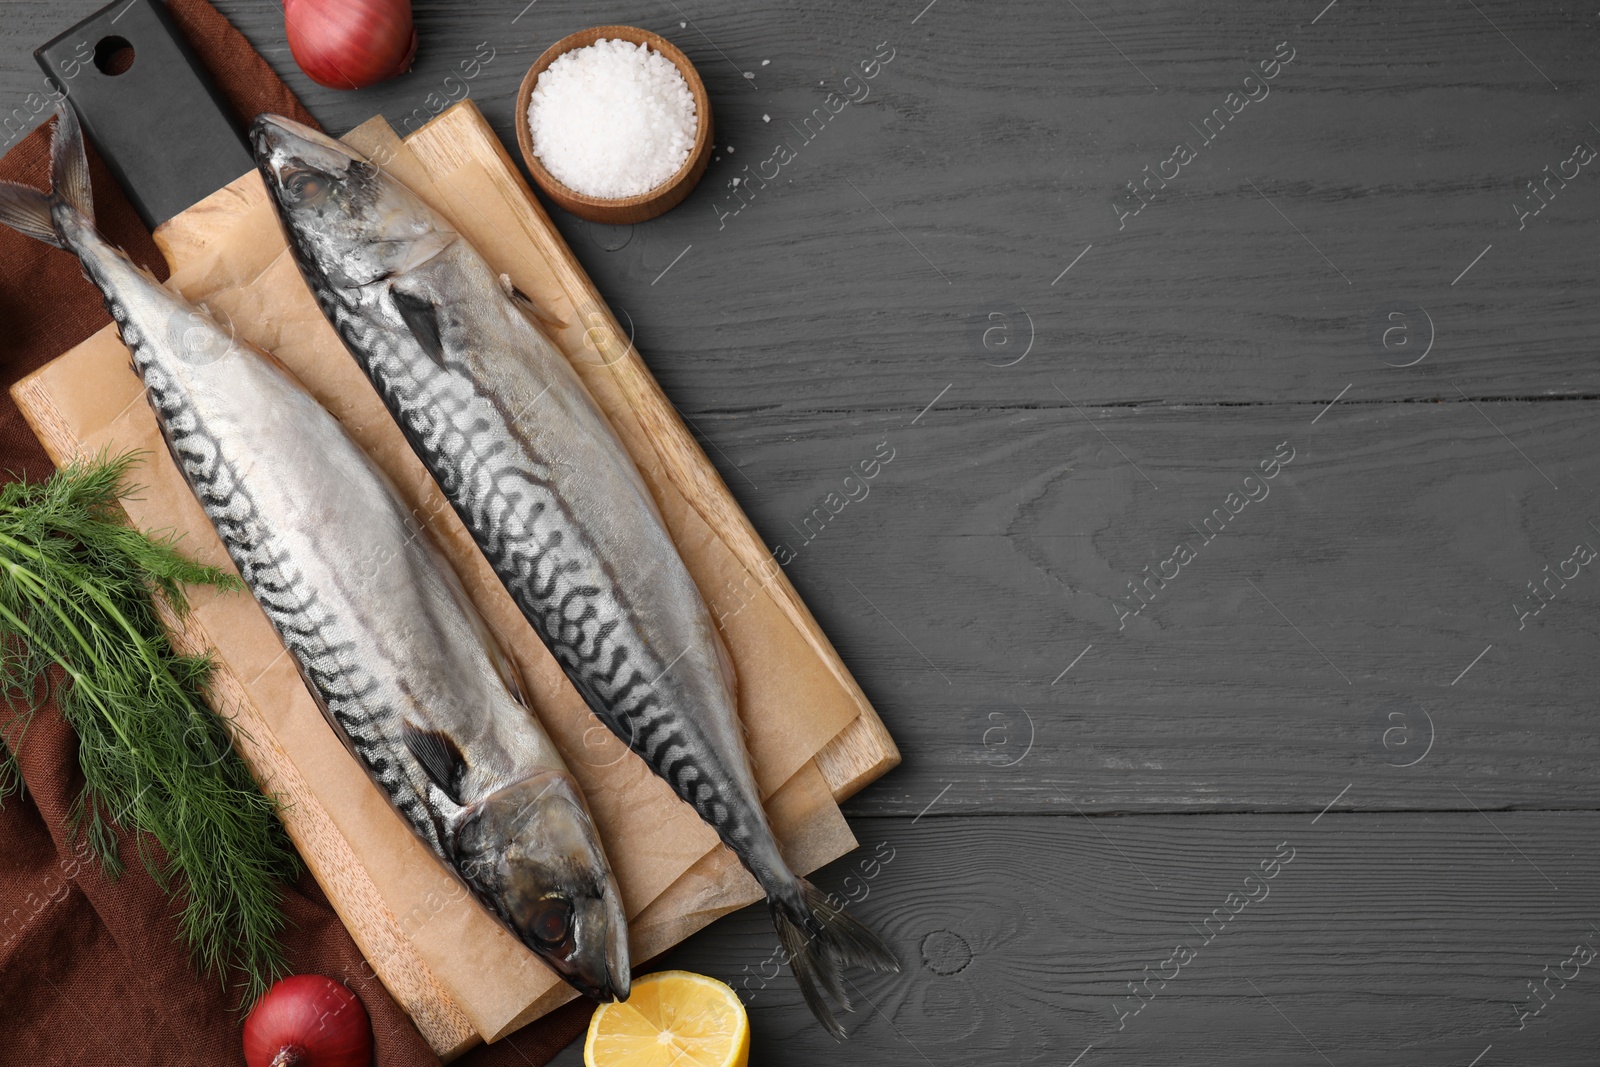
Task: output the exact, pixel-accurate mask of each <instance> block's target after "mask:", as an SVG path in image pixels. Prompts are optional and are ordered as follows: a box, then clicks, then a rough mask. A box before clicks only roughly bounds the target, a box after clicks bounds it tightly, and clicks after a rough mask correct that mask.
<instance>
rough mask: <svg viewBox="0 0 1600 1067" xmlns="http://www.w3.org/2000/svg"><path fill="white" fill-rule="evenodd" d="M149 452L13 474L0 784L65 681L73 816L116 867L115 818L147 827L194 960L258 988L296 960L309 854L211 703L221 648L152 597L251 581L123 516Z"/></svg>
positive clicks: (174, 599)
mask: <svg viewBox="0 0 1600 1067" xmlns="http://www.w3.org/2000/svg"><path fill="white" fill-rule="evenodd" d="M137 460H138V456H137V455H136V454H133V453H129V454H126V455H122V456H117V457H110V456H106V455H101V456H99V457H97V458H95V459H94V460H90V461H84V462H79V463H74V464H72V465H70V466H67V467H64V468H62V469H61V470H59V471H57V472H56V473H55V474H54V475H52V476H51V477H50V478H49V479H48V480H46V481H44V482H12V483H11V484H9V485H6V486H5V487H4V488H3V489H0V692H3V694H4V696H5V698H6V700H7V701H8V702H9V703H10V704H11V705H12V707H14V708H17V709H18V710H20V711H21V712H22V713H23V714H22V715H21V716H19V718H18V723H19V724H20V726H19V727H18V728H17V729H16V730H14V731H13V734H12V736H11V737H9V738H4V739H0V745H3V746H4V747H0V799H3V798H4V797H5V796H7V795H9V794H13V793H16V792H18V791H20V788H21V775H20V773H19V772H18V769H17V765H16V761H15V756H14V753H13V752H11V751H10V750H9V749H10V747H12V746H15V745H16V744H17V743H18V741H19V736H20V733H21V730H22V729H23V728H25V726H26V722H27V718H28V717H29V716H30V715H31V714H32V712H33V710H35V709H37V707H38V706H39V705H40V703H41V702H42V701H44V700H45V699H46V697H47V696H50V695H53V696H54V698H55V702H56V706H57V707H58V708H59V709H60V711H61V714H62V716H63V717H64V718H65V719H66V720H67V722H68V723H69V724H70V725H71V726H72V728H73V729H74V730H75V731H76V732H77V735H78V762H79V764H80V765H81V766H82V768H83V776H84V788H83V791H82V793H81V794H80V795H79V796H78V798H77V800H76V803H75V805H74V808H73V816H72V817H73V823H74V828H75V831H76V832H77V833H78V834H79V835H81V840H83V841H84V842H86V843H87V845H88V847H89V849H90V851H92V852H93V853H94V855H96V856H97V857H98V858H99V860H100V861H101V863H102V864H103V865H104V869H105V871H106V873H107V874H108V876H110V877H116V876H117V875H118V874H119V873H120V872H121V862H120V860H119V858H118V855H117V850H116V837H115V835H114V834H113V832H112V826H113V824H114V825H116V826H121V827H123V828H125V829H127V830H131V831H135V832H136V835H137V839H138V851H139V854H140V857H141V859H142V860H143V862H144V865H145V867H146V868H147V869H148V870H149V871H150V873H151V875H152V876H153V877H154V878H155V879H156V881H157V882H158V884H160V885H161V886H162V887H163V888H164V889H165V890H166V891H167V892H168V893H169V894H170V895H171V897H172V898H173V900H174V902H175V903H181V907H182V912H181V914H180V916H179V927H180V930H181V932H182V936H183V938H184V940H185V941H186V942H187V943H188V945H189V947H190V949H191V950H192V952H193V954H194V958H195V961H196V964H197V965H198V966H199V967H200V968H201V970H202V971H205V972H208V973H209V972H216V973H217V974H218V975H219V976H220V977H221V979H222V981H223V982H224V983H225V984H226V983H227V982H228V981H229V980H230V978H231V976H232V973H233V972H234V971H235V970H237V971H239V972H240V974H241V977H242V987H243V989H242V991H243V993H244V1001H245V1003H246V1004H248V1003H250V1002H253V1001H254V1000H255V998H256V997H257V996H259V995H260V994H261V993H262V992H264V991H265V989H266V988H267V986H268V985H270V984H271V983H272V981H273V980H275V979H276V978H278V977H281V976H282V975H283V974H284V973H285V972H286V969H287V968H286V963H285V960H284V956H283V950H282V946H281V944H280V942H279V934H280V933H281V931H282V929H283V925H284V917H283V912H282V910H281V907H280V904H281V901H282V883H283V882H284V881H285V880H288V879H290V878H292V877H294V876H295V874H296V873H297V872H298V869H299V864H298V859H297V857H296V856H295V854H294V851H293V849H292V847H291V846H290V844H289V842H288V839H287V836H286V835H285V834H284V831H283V827H282V826H281V824H279V822H278V819H277V816H276V807H277V805H276V802H275V801H274V799H273V798H270V797H267V796H265V795H263V794H262V792H261V790H260V789H259V788H258V787H257V785H256V783H255V780H254V779H253V778H252V777H251V775H250V772H249V769H248V768H247V767H246V766H245V763H244V761H243V759H241V758H240V756H239V754H238V753H237V752H235V751H234V750H233V746H232V739H231V737H230V735H229V732H228V729H227V727H226V726H225V725H224V723H223V721H222V719H221V718H219V717H218V716H217V715H216V714H214V713H213V712H212V711H211V710H210V709H209V708H208V707H207V706H206V704H205V701H204V695H205V692H206V682H207V678H208V677H209V674H210V671H211V666H212V665H211V660H210V658H209V657H206V656H187V655H182V654H180V653H178V652H177V651H176V650H175V649H174V648H173V647H172V645H171V642H170V641H169V640H168V637H167V633H166V629H165V628H164V627H163V626H162V624H161V620H160V616H159V615H158V614H157V609H156V602H155V599H154V598H156V597H161V598H164V599H165V601H166V603H167V604H168V605H169V606H170V607H171V608H172V610H173V611H174V612H176V613H177V614H178V615H179V616H180V617H181V616H182V615H183V614H185V613H186V612H187V611H188V608H189V604H188V598H187V597H186V595H185V592H184V590H185V587H186V586H191V585H196V586H198V585H206V586H212V587H215V588H218V589H226V590H235V589H240V588H243V586H242V584H241V583H240V581H239V579H238V577H237V576H236V575H233V574H231V573H229V572H227V571H224V570H221V569H219V568H216V567H208V566H205V565H202V564H199V563H196V562H194V561H193V560H190V559H188V558H187V557H185V556H184V555H183V554H182V553H180V552H179V551H178V549H177V546H176V544H175V542H174V540H173V539H172V538H170V537H157V536H151V535H150V534H147V533H144V532H142V531H139V530H136V529H134V528H132V527H131V526H129V525H128V524H127V522H126V519H125V517H124V515H123V512H122V510H121V508H120V507H119V506H118V504H117V493H118V491H119V487H120V486H121V485H122V482H123V480H124V478H125V477H126V476H127V474H128V472H129V470H130V468H131V467H132V466H133V465H134V463H136V462H137ZM146 835H147V836H146ZM151 840H154V841H155V842H156V843H157V844H159V845H160V846H161V851H162V852H163V853H164V854H165V862H164V863H163V862H160V861H159V860H158V859H157V858H156V855H155V853H154V851H153V850H152V849H151V848H150V841H151Z"/></svg>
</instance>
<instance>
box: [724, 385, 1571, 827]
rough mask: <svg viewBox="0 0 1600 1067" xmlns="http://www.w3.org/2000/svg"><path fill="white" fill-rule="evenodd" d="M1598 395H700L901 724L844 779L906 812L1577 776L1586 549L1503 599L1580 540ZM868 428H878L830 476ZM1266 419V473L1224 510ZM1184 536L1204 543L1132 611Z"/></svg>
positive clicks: (829, 620)
mask: <svg viewBox="0 0 1600 1067" xmlns="http://www.w3.org/2000/svg"><path fill="white" fill-rule="evenodd" d="M930 399H931V398H930ZM1595 417H1596V405H1595V404H1594V403H1592V402H1583V403H1576V402H1573V403H1545V402H1534V403H1507V402H1502V403H1488V402H1485V403H1478V404H1476V405H1474V404H1472V403H1468V402H1465V401H1463V400H1461V399H1460V398H1459V397H1457V398H1456V399H1455V400H1454V401H1453V402H1441V403H1435V404H1366V405H1351V404H1346V403H1343V402H1341V403H1340V404H1339V405H1337V406H1335V407H1333V408H1332V409H1330V410H1329V411H1327V413H1326V414H1322V415H1320V417H1319V413H1318V411H1317V409H1314V408H1309V409H1308V408H1306V407H1303V406H1300V405H1274V406H1248V407H1235V408H1225V409H1204V410H1196V411H1173V410H1157V409H1149V408H1140V409H1127V408H1114V409H1099V408H1086V409H1084V410H1082V411H1078V410H1074V409H1073V408H1071V407H1069V406H1066V405H1065V404H1060V403H1058V404H1056V405H1054V406H1049V407H1040V408H1037V409H1033V410H1027V411H1016V412H972V411H961V410H945V409H944V408H942V407H939V408H936V409H934V410H933V411H931V412H929V413H928V414H927V415H925V416H923V417H922V418H921V419H920V421H917V422H916V424H915V425H912V424H910V418H909V416H905V415H897V416H894V417H890V416H886V415H884V414H883V413H878V414H874V415H871V416H852V415H845V414H841V415H833V416H821V415H807V416H804V417H803V418H802V417H792V418H782V419H780V418H777V417H776V416H768V418H767V419H766V420H765V421H764V422H763V423H755V422H752V421H749V420H746V419H744V418H743V417H741V416H738V415H729V416H726V417H720V418H708V419H706V420H705V421H703V422H701V423H700V425H701V427H702V429H704V430H705V432H707V433H712V434H718V435H722V436H724V437H725V440H726V444H725V445H724V451H725V452H727V453H728V454H729V455H731V456H732V457H734V458H735V460H736V461H737V462H738V463H739V464H740V469H741V470H744V471H746V472H747V473H748V474H749V476H750V477H751V478H753V479H755V480H756V482H757V483H758V484H759V485H760V486H761V489H760V492H759V494H756V493H751V492H746V494H745V496H746V497H747V499H749V498H752V497H754V498H755V499H751V500H749V508H748V510H749V513H750V515H751V517H752V519H753V520H754V522H755V523H756V525H757V527H758V528H759V529H761V530H762V531H764V532H765V533H766V534H767V536H768V538H769V542H770V543H774V544H778V543H780V542H781V543H783V544H784V545H786V546H787V547H788V548H789V549H790V550H792V551H793V553H794V559H793V562H791V563H790V564H789V566H788V568H787V570H788V571H789V574H790V577H791V578H792V579H793V580H794V582H795V585H796V587H797V588H798V589H799V590H800V592H801V595H802V596H803V597H804V599H805V600H806V601H807V602H808V603H810V604H811V605H812V606H813V608H814V610H815V611H816V612H817V615H818V618H819V619H820V620H821V621H822V624H823V627H824V628H825V629H826V630H827V631H828V632H829V633H831V634H834V635H835V636H836V637H837V639H838V640H839V641H840V644H841V647H843V648H846V649H848V650H850V651H849V652H848V654H847V659H848V662H849V665H850V667H851V669H852V671H853V672H854V673H855V674H856V676H857V677H858V678H859V679H860V680H861V683H862V685H863V686H864V687H865V689H866V691H867V692H868V693H869V694H870V695H871V697H872V699H873V702H874V703H875V705H876V706H877V707H878V708H880V709H881V711H882V714H883V716H884V719H885V721H886V722H887V723H889V725H890V727H891V729H892V731H893V733H894V734H895V736H896V737H897V738H900V739H902V743H903V744H904V746H905V751H906V757H907V766H906V767H905V768H904V769H903V770H902V771H901V772H900V773H898V774H896V775H894V776H892V777H891V778H889V779H888V780H886V781H885V782H883V783H882V784H881V785H880V786H878V787H876V788H874V789H872V790H870V791H869V792H868V793H867V794H865V795H863V796H862V797H860V798H858V799H857V800H856V801H855V802H854V803H853V804H852V805H851V807H850V809H849V810H850V811H851V812H852V813H855V814H866V813H880V814H891V813H893V814H912V815H914V814H916V813H917V812H918V811H920V810H921V809H922V807H923V805H925V804H927V803H928V801H929V799H931V798H932V797H933V796H934V795H935V794H938V793H939V792H940V791H941V790H942V789H944V788H945V787H946V786H950V787H951V788H950V791H949V793H948V794H947V795H946V796H945V798H944V799H943V800H942V801H941V807H942V808H946V807H947V808H951V809H953V810H956V811H984V812H1002V811H1056V810H1062V809H1063V808H1065V806H1066V804H1067V803H1068V801H1069V800H1070V801H1071V802H1072V803H1076V804H1078V805H1080V806H1082V807H1083V808H1084V809H1085V810H1097V809H1098V810H1116V811H1129V810H1134V811H1151V810H1207V809H1209V810H1261V809H1267V810H1272V809H1280V808H1283V807H1285V806H1289V807H1293V806H1295V805H1296V804H1297V803H1298V802H1297V801H1296V800H1295V798H1296V797H1298V796H1299V795H1300V793H1301V791H1302V789H1303V785H1304V781H1305V778H1306V776H1307V775H1320V774H1322V773H1328V774H1334V775H1337V776H1339V781H1338V783H1337V785H1343V784H1345V782H1352V781H1353V782H1355V783H1357V785H1356V789H1355V791H1354V795H1355V796H1356V797H1358V798H1359V799H1358V803H1359V805H1360V806H1362V807H1365V808H1429V807H1433V806H1435V805H1436V804H1437V794H1438V788H1437V787H1438V785H1439V784H1440V783H1441V782H1448V781H1452V780H1456V781H1459V780H1461V779H1462V778H1464V777H1481V776H1487V777H1484V779H1483V781H1482V783H1481V786H1480V789H1481V793H1480V794H1479V795H1478V796H1477V797H1476V799H1477V800H1478V802H1480V803H1482V804H1483V805H1485V806H1486V807H1491V806H1492V807H1500V806H1518V807H1541V808H1542V807H1567V806H1577V807H1585V808H1592V807H1595V806H1596V804H1597V803H1600V783H1597V780H1596V777H1595V773H1594V768H1593V761H1592V753H1593V751H1594V749H1595V747H1596V745H1597V744H1600V733H1597V726H1596V723H1595V719H1594V716H1593V715H1592V713H1591V709H1590V707H1589V705H1590V700H1589V693H1590V692H1591V690H1592V685H1591V684H1590V683H1589V681H1588V679H1589V677H1590V672H1591V671H1592V669H1593V655H1592V650H1593V648H1594V642H1595V639H1596V636H1597V631H1600V614H1597V610H1596V609H1597V607H1600V579H1597V578H1596V577H1595V576H1590V575H1589V570H1592V569H1593V568H1592V567H1591V568H1578V567H1577V566H1576V565H1573V566H1571V567H1570V568H1569V570H1580V571H1581V573H1580V575H1579V577H1577V578H1575V579H1574V580H1572V581H1571V582H1570V583H1568V585H1567V587H1566V588H1561V582H1560V581H1559V580H1555V581H1552V583H1551V584H1550V586H1549V589H1551V590H1552V591H1554V595H1555V596H1556V599H1555V600H1554V602H1552V603H1550V604H1549V606H1548V607H1547V608H1546V609H1545V610H1544V611H1543V612H1542V613H1541V614H1540V615H1538V616H1534V617H1530V618H1528V619H1527V620H1526V623H1525V626H1523V627H1522V628H1520V629H1519V621H1520V620H1519V617H1518V616H1517V614H1515V612H1514V611H1513V605H1514V604H1518V605H1522V606H1523V610H1528V609H1530V608H1531V607H1533V606H1534V605H1536V604H1537V603H1539V601H1537V600H1535V599H1534V597H1533V596H1532V594H1530V593H1529V592H1528V588H1527V583H1528V582H1530V581H1536V580H1537V581H1542V580H1543V579H1544V578H1545V576H1546V574H1548V573H1550V572H1546V571H1545V570H1544V569H1543V568H1544V567H1545V566H1546V565H1549V566H1550V567H1551V568H1552V570H1555V569H1558V568H1560V567H1561V566H1562V565H1563V563H1564V561H1566V560H1568V559H1569V558H1570V555H1571V550H1572V548H1573V546H1574V545H1575V544H1577V543H1579V542H1585V543H1588V544H1591V545H1593V546H1595V547H1600V532H1597V531H1596V529H1595V528H1594V527H1593V526H1591V525H1589V524H1590V522H1593V523H1595V524H1596V525H1600V513H1597V512H1596V511H1595V510H1594V508H1593V506H1592V499H1591V496H1590V493H1589V491H1588V489H1586V488H1585V487H1586V486H1590V485H1593V484H1595V481H1596V479H1597V477H1600V458H1597V456H1596V454H1595V451H1594V448H1593V444H1592V442H1593V426H1594V419H1595ZM1491 423H1492V424H1491ZM1500 431H1504V436H1502V433H1501V432H1500ZM802 434H805V435H808V439H809V441H810V443H811V447H812V449H813V450H814V451H815V452H820V453H824V455H823V457H822V459H821V460H820V461H819V462H816V463H815V464H813V461H812V460H811V459H808V458H801V457H799V456H797V455H796V454H795V450H794V449H793V446H792V442H793V441H794V440H795V439H796V438H797V437H799V436H800V435H802ZM880 442H887V443H888V445H889V447H890V448H892V449H894V455H893V459H892V460H891V461H890V462H888V463H887V464H884V465H883V466H882V468H881V471H880V472H879V473H878V474H877V476H876V477H875V478H873V479H871V480H870V482H868V483H867V485H868V487H869V492H868V494H867V495H866V496H865V497H864V498H863V499H860V500H859V501H856V502H850V503H843V494H844V493H845V492H846V487H845V483H844V478H845V477H847V476H849V472H850V471H851V469H852V465H854V464H859V463H860V462H861V461H862V460H864V459H867V458H870V457H871V456H872V455H873V454H874V450H875V448H876V447H877V446H878V443H880ZM1283 442H1288V446H1287V447H1288V449H1290V450H1293V459H1292V461H1291V462H1290V463H1288V465H1287V466H1284V467H1282V468H1281V472H1280V473H1279V474H1278V476H1277V477H1276V478H1275V479H1272V480H1270V481H1269V482H1267V483H1265V486H1264V489H1265V490H1266V491H1267V492H1268V493H1269V495H1268V496H1267V497H1266V498H1265V499H1263V500H1261V501H1259V502H1258V503H1255V504H1249V505H1244V506H1243V510H1242V511H1241V512H1240V513H1239V514H1238V515H1237V516H1232V515H1229V514H1228V512H1227V501H1228V499H1229V497H1228V494H1230V493H1234V492H1238V493H1241V494H1242V493H1245V492H1247V491H1249V488H1248V486H1249V485H1255V484H1257V483H1254V482H1251V483H1248V484H1247V483H1246V482H1245V480H1244V479H1245V477H1246V475H1247V474H1249V473H1250V472H1251V471H1253V470H1256V469H1257V467H1258V464H1259V463H1260V462H1261V461H1263V460H1270V459H1271V457H1273V456H1274V454H1275V452H1276V450H1277V449H1278V448H1279V446H1280V445H1281V444H1282V443H1283ZM1519 450H1520V451H1519ZM1285 454H1288V453H1287V452H1285ZM1524 457H1526V458H1524ZM1135 464H1137V469H1136V468H1135ZM1535 464H1536V465H1537V467H1536V466H1535ZM1140 471H1142V472H1143V474H1144V475H1148V476H1149V478H1150V479H1151V482H1146V481H1145V480H1144V477H1143V476H1141V474H1140ZM1541 472H1543V474H1541ZM1544 474H1548V475H1549V476H1550V477H1551V478H1552V479H1553V480H1554V481H1555V482H1556V484H1557V485H1559V486H1560V489H1559V490H1557V489H1553V488H1552V487H1551V485H1550V484H1549V483H1548V482H1546V481H1545V480H1544ZM1153 486H1159V489H1156V488H1153ZM1255 491H1256V492H1258V493H1259V492H1261V491H1262V487H1258V488H1257V489H1256V490H1255ZM829 492H836V493H838V494H840V496H839V498H836V500H835V505H836V506H838V505H841V504H842V506H841V507H839V511H838V514H837V515H833V514H831V512H830V510H829V509H828V508H827V507H825V504H826V501H827V494H828V493H829ZM1234 499H1238V498H1234ZM817 508H821V509H822V510H820V511H816V510H813V509H817ZM1218 508H1222V509H1224V515H1225V516H1226V517H1227V518H1228V520H1229V521H1228V523H1227V525H1226V526H1225V527H1224V528H1223V529H1222V530H1221V532H1220V533H1211V534H1210V536H1211V538H1212V539H1211V540H1210V541H1209V542H1206V541H1203V540H1202V539H1201V537H1200V535H1199V534H1198V533H1197V530H1199V529H1202V528H1204V529H1206V530H1207V531H1208V532H1209V531H1210V530H1211V529H1212V528H1213V527H1215V524H1216V522H1217V520H1216V518H1215V517H1214V515H1213V510H1214V509H1218ZM1208 519H1209V520H1210V522H1211V524H1212V525H1211V526H1208V527H1203V526H1202V524H1204V523H1206V522H1207V520H1208ZM822 520H826V522H825V523H824V522H823V521H822ZM1191 524H1193V525H1191ZM808 537H809V540H807V538H808ZM1180 543H1187V544H1191V545H1194V546H1197V556H1196V558H1195V559H1194V560H1193V561H1192V562H1191V563H1190V564H1189V565H1187V566H1184V567H1182V568H1181V570H1180V571H1179V576H1178V577H1177V578H1176V579H1174V580H1173V581H1172V582H1171V583H1170V586H1169V587H1168V588H1166V589H1165V590H1161V589H1160V588H1159V587H1160V585H1161V583H1160V582H1159V581H1157V582H1155V583H1154V584H1153V585H1152V586H1150V587H1149V589H1150V590H1153V591H1154V594H1155V597H1154V600H1153V602H1152V603H1151V605H1150V607H1149V608H1148V609H1146V610H1144V611H1142V613H1141V614H1140V615H1139V616H1137V617H1133V618H1131V619H1128V620H1127V621H1126V623H1123V622H1122V621H1121V616H1120V615H1119V605H1120V606H1121V610H1122V611H1126V610H1129V609H1130V608H1137V607H1139V605H1140V604H1141V601H1140V600H1138V599H1135V598H1134V596H1133V594H1131V593H1130V591H1129V587H1128V583H1129V582H1130V581H1132V580H1134V579H1136V578H1138V579H1141V580H1142V579H1144V578H1145V577H1146V576H1147V574H1149V573H1154V572H1156V571H1158V570H1162V569H1167V572H1168V573H1170V567H1169V568H1163V561H1165V560H1168V559H1170V558H1171V557H1172V554H1173V550H1174V548H1175V546H1177V545H1178V544H1180ZM783 554H784V553H783V552H782V551H781V550H780V556H781V555H783ZM1146 566H1149V567H1150V568H1151V571H1150V572H1146V571H1145V570H1144V568H1145V567H1146ZM1251 583H1254V585H1253V586H1252V584H1251ZM1546 595H1548V594H1546ZM1280 612H1281V614H1280ZM1119 626H1121V627H1122V628H1120V629H1119ZM1491 645H1492V646H1493V647H1492V648H1490V647H1489V646H1491ZM1486 649H1487V651H1486ZM1480 653H1482V654H1483V655H1482V657H1481V658H1479V656H1480ZM1324 656H1325V657H1326V658H1324ZM1080 657H1081V658H1080ZM1469 667H1470V670H1469V669H1468V668H1469ZM1069 668H1070V670H1069ZM1463 672H1465V673H1463ZM1391 716H1394V717H1391ZM1430 721H1431V723H1432V727H1431V729H1430V726H1429V723H1430ZM1430 737H1433V738H1434V742H1435V743H1434V744H1433V746H1432V748H1431V750H1430V749H1429V748H1428V743H1429V738H1430ZM1330 760H1331V761H1333V762H1332V765H1331V767H1330ZM1411 762H1415V763H1416V765H1415V766H1413V767H1410V768H1407V767H1404V766H1403V765H1404V764H1406V763H1411ZM1335 768H1336V769H1335Z"/></svg>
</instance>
